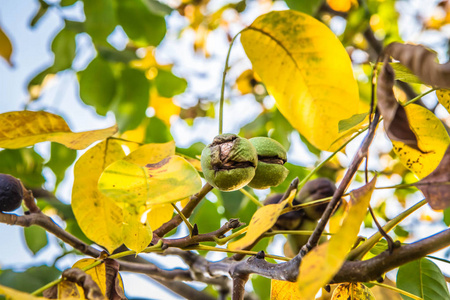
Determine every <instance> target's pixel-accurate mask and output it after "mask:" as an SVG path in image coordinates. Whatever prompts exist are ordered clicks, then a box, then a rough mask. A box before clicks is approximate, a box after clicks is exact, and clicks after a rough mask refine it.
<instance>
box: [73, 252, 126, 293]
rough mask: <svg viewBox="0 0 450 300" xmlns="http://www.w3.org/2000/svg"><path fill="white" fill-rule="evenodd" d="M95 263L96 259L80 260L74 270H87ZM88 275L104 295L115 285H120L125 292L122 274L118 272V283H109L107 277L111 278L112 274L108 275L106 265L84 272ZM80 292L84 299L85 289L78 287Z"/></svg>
mask: <svg viewBox="0 0 450 300" xmlns="http://www.w3.org/2000/svg"><path fill="white" fill-rule="evenodd" d="M94 262H96V260H95V259H93V258H83V259H80V260H79V261H77V262H76V263H75V264H74V265H73V266H72V268H78V269H82V270H83V268H86V267H87V266H90V265H92V264H93V263H94ZM84 272H85V273H86V274H88V275H89V276H91V278H92V280H94V281H95V282H96V283H97V285H98V287H99V288H100V291H101V292H102V294H103V295H106V293H107V290H108V288H112V287H113V286H111V285H114V284H116V282H117V283H119V286H120V287H121V288H122V290H123V282H122V278H121V276H120V273H118V272H117V280H116V282H109V283H108V282H107V276H111V274H109V273H108V274H107V271H106V266H105V264H104V263H102V264H100V265H98V266H95V267H93V268H92V269H89V270H87V271H84ZM77 289H78V292H79V294H80V295H81V297H82V298H81V299H84V292H83V289H82V288H81V287H79V286H77Z"/></svg>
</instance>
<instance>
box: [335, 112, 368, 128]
mask: <svg viewBox="0 0 450 300" xmlns="http://www.w3.org/2000/svg"><path fill="white" fill-rule="evenodd" d="M367 115H368V113H362V114H356V115H353V116H351V117H350V118H348V119H345V120H340V121H339V132H344V131H347V130H349V129H352V128H353V127H355V126H356V125H358V124H359V123H361V122H362V121H364V119H365V118H366V117H367Z"/></svg>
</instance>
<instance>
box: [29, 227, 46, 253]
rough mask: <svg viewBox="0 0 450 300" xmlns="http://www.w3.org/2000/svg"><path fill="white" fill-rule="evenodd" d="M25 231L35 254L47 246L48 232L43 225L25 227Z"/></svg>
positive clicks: (30, 247)
mask: <svg viewBox="0 0 450 300" xmlns="http://www.w3.org/2000/svg"><path fill="white" fill-rule="evenodd" d="M23 232H24V234H25V241H26V243H27V246H28V248H29V249H30V250H31V252H33V254H36V253H38V252H39V250H41V249H42V248H44V247H45V246H47V244H48V238H47V232H46V231H45V230H44V229H43V228H42V227H39V226H36V225H33V226H30V227H25V228H24V230H23Z"/></svg>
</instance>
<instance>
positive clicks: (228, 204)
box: [213, 189, 251, 221]
mask: <svg viewBox="0 0 450 300" xmlns="http://www.w3.org/2000/svg"><path fill="white" fill-rule="evenodd" d="M213 192H214V194H216V195H218V198H220V199H221V200H222V205H223V207H224V208H225V216H226V218H228V219H230V218H235V217H236V216H238V215H239V214H238V213H239V211H240V210H241V205H242V202H243V200H244V197H245V196H244V194H242V193H241V192H240V191H233V192H221V191H219V190H216V189H214V190H213ZM250 218H251V217H250ZM241 221H242V220H241Z"/></svg>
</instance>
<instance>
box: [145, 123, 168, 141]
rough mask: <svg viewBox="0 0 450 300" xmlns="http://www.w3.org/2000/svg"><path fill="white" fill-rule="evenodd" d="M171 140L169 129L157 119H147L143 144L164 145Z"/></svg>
mask: <svg viewBox="0 0 450 300" xmlns="http://www.w3.org/2000/svg"><path fill="white" fill-rule="evenodd" d="M172 140H173V137H172V134H171V133H170V128H169V127H168V126H167V125H166V124H165V123H164V122H163V121H161V120H160V119H159V118H157V117H151V118H149V119H148V125H147V131H146V132H145V139H144V143H166V142H169V141H172Z"/></svg>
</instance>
